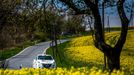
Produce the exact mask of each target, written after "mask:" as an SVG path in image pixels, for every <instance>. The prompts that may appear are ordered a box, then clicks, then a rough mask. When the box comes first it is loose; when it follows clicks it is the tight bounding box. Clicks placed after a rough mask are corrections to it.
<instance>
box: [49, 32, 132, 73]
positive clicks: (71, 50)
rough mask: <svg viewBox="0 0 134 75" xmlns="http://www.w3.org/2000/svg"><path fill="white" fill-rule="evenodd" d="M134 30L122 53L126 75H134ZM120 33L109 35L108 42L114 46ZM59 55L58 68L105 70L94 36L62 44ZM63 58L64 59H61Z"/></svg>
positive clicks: (78, 38) (122, 62) (57, 59)
mask: <svg viewBox="0 0 134 75" xmlns="http://www.w3.org/2000/svg"><path fill="white" fill-rule="evenodd" d="M133 33H134V30H129V32H128V35H127V40H126V43H125V45H124V47H123V50H122V53H121V57H120V60H121V68H122V69H124V70H125V72H126V74H134V64H133V63H134V60H133V59H134V35H133ZM119 34H120V32H117V31H116V32H111V33H107V34H106V35H105V36H106V42H107V43H108V44H110V45H111V46H114V45H115V44H116V42H117V39H118V37H119ZM58 47H59V54H60V58H61V62H60V59H59V56H58V55H59V54H58V55H57V56H56V57H55V59H56V62H57V66H58V67H66V68H69V67H71V66H74V67H76V68H77V67H88V68H91V67H93V66H96V67H98V68H100V69H102V68H103V66H104V62H103V53H102V52H101V51H99V50H98V49H96V48H95V47H94V45H93V40H92V36H83V37H77V38H73V39H71V40H70V41H69V42H65V43H63V44H60V45H59V46H58ZM47 53H48V54H52V55H53V52H52V49H51V48H49V49H48V50H47ZM61 56H62V57H61Z"/></svg>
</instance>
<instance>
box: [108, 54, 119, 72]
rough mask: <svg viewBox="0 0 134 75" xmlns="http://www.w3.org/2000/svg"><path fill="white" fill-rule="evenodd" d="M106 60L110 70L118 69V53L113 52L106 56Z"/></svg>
mask: <svg viewBox="0 0 134 75" xmlns="http://www.w3.org/2000/svg"><path fill="white" fill-rule="evenodd" d="M107 61H108V68H109V69H110V71H112V70H113V69H116V70H119V69H120V55H119V54H117V53H114V54H112V55H110V56H107Z"/></svg>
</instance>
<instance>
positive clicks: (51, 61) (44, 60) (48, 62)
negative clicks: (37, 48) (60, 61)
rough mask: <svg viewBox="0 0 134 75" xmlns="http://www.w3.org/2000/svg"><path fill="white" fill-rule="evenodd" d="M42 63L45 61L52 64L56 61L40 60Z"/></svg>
mask: <svg viewBox="0 0 134 75" xmlns="http://www.w3.org/2000/svg"><path fill="white" fill-rule="evenodd" d="M39 61H40V63H43V64H52V63H54V60H39Z"/></svg>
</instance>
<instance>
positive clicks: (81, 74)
mask: <svg viewBox="0 0 134 75" xmlns="http://www.w3.org/2000/svg"><path fill="white" fill-rule="evenodd" d="M109 74H110V73H109V72H107V71H102V70H99V69H98V68H96V67H93V68H91V69H88V68H87V67H81V68H74V67H71V68H70V69H69V70H68V69H66V68H56V69H45V68H44V69H33V68H29V69H28V68H23V69H21V70H8V69H7V70H0V75H109ZM111 75H124V71H116V70H114V71H113V72H112V73H111Z"/></svg>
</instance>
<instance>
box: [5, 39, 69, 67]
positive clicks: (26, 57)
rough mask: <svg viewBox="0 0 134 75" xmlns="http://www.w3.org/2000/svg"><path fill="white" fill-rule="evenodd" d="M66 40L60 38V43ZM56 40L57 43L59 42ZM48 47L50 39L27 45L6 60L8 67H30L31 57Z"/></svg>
mask: <svg viewBox="0 0 134 75" xmlns="http://www.w3.org/2000/svg"><path fill="white" fill-rule="evenodd" d="M65 41H67V40H60V42H61V43H63V42H65ZM60 42H59V41H58V43H60ZM48 47H50V41H49V42H43V43H39V44H36V45H34V46H30V47H27V48H26V49H24V50H23V51H22V52H20V53H19V54H17V55H15V56H13V57H11V58H9V59H8V61H7V62H6V63H7V64H8V66H7V68H8V69H20V66H22V67H24V68H30V67H32V62H33V59H34V58H35V57H36V56H37V55H38V54H42V53H44V52H46V49H47V48H48Z"/></svg>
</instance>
